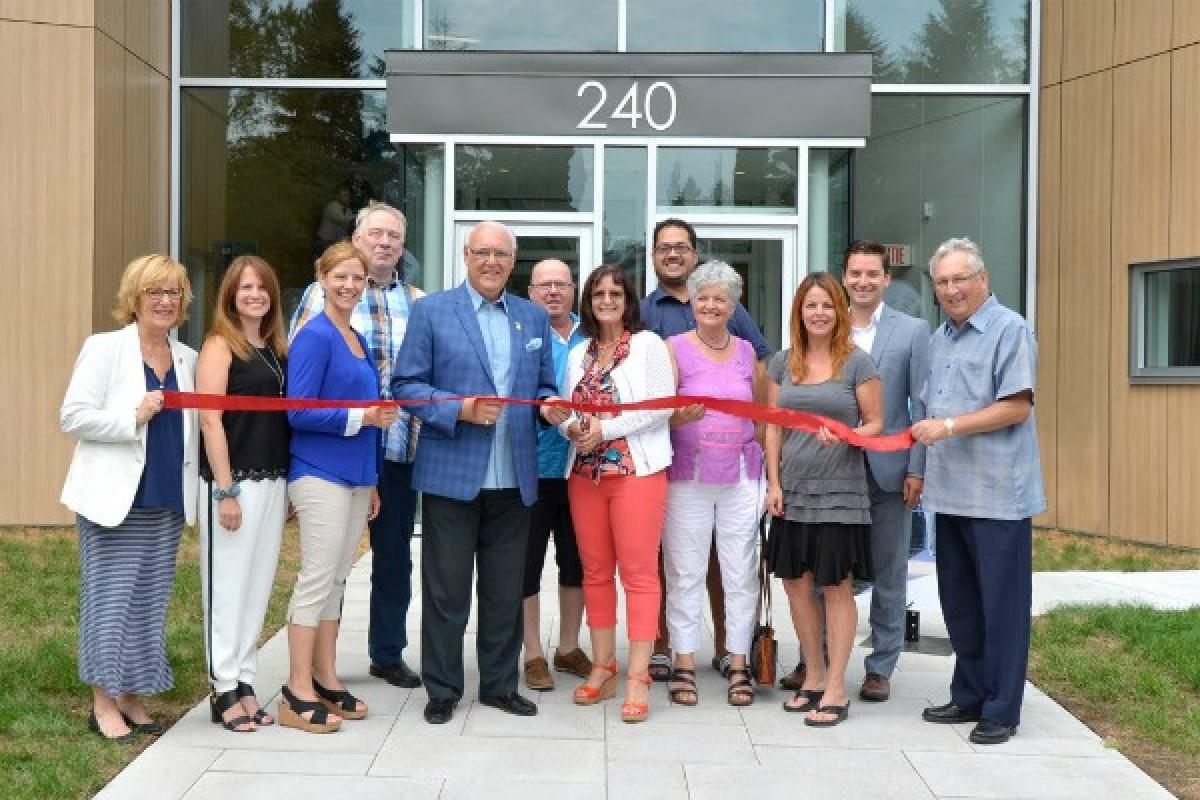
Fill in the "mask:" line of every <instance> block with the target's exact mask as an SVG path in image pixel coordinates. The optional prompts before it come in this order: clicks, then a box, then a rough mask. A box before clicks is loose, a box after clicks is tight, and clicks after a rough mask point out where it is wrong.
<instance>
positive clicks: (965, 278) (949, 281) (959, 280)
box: [933, 269, 983, 292]
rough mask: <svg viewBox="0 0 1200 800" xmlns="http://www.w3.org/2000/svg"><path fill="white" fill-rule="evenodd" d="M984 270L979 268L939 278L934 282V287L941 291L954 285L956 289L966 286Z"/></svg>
mask: <svg viewBox="0 0 1200 800" xmlns="http://www.w3.org/2000/svg"><path fill="white" fill-rule="evenodd" d="M982 272H983V270H981V269H977V270H975V271H974V272H969V273H967V274H966V275H951V276H950V277H948V278H938V279H937V280H936V281H934V282H933V288H934V289H937V290H938V291H939V292H944V291H945V290H946V289H949V288H950V287H951V286H953V287H954V288H955V289H959V288H961V287H963V286H966V285H967V283H969V282H970V281H971V279H972V278H975V277H978V276H979V275H980V274H981V273H982Z"/></svg>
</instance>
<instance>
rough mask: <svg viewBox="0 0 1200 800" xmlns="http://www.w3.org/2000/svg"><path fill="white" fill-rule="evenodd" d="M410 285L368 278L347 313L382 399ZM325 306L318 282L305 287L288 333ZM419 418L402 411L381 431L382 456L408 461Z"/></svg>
mask: <svg viewBox="0 0 1200 800" xmlns="http://www.w3.org/2000/svg"><path fill="white" fill-rule="evenodd" d="M415 299H416V298H415V297H414V293H413V289H412V287H411V286H409V285H408V284H407V283H405V282H404V281H403V280H400V279H398V278H397V279H395V280H393V281H392V282H391V283H390V284H387V285H380V284H377V283H376V282H375V281H374V280H373V279H371V278H368V279H367V287H366V288H365V289H364V290H363V294H362V297H361V298H360V299H359V301H358V305H356V306H355V307H354V312H353V313H352V314H351V315H350V326H351V327H353V328H354V329H355V330H356V331H358V332H359V333H361V334H362V335H363V338H365V339H366V340H367V346H368V348H370V350H371V358H373V359H374V360H375V366H376V367H377V368H378V369H379V396H380V397H381V398H383V399H385V400H389V399H391V397H392V370H393V366H394V364H395V363H396V358H397V356H398V355H399V353H400V344H401V343H402V342H403V341H404V332H405V330H406V329H407V328H408V313H409V309H410V307H411V306H412V301H413V300H415ZM324 308H325V293H324V292H323V291H322V290H321V286H320V284H318V283H313V284H310V285H309V287H308V288H307V289H305V290H304V297H303V298H302V299H301V300H300V305H299V306H298V307H297V308H296V312H295V313H294V314H293V315H292V324H291V328H290V330H289V334H288V337H289V338H291V337H293V336H295V335H296V331H297V330H298V329H299V328H300V327H301V326H302V325H303V324H304V323H305V322H307V321H308V319H309V318H310V317H312V316H313V315H314V314H319V313H321V311H322V310H323V309H324ZM419 428H420V421H419V420H417V419H416V418H414V417H413V416H412V415H410V414H406V413H405V412H403V411H401V412H400V414H399V415H398V416H397V418H396V422H395V423H394V424H393V425H392V426H391V427H390V428H388V429H387V430H386V431H384V432H383V457H384V458H386V459H387V460H388V461H399V462H403V463H409V462H411V461H412V460H413V456H414V455H415V454H416V452H417V432H418V430H419Z"/></svg>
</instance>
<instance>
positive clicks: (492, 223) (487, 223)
mask: <svg viewBox="0 0 1200 800" xmlns="http://www.w3.org/2000/svg"><path fill="white" fill-rule="evenodd" d="M484 228H494V229H496V230H498V231H504V234H505V235H506V236H507V237H508V246H509V247H511V248H512V250H513V252H514V253H515V252H516V250H517V235H516V234H515V233H513V232H512V228H510V227H508V226H507V225H505V224H504V223H503V222H496V220H494V219H485V220H484V221H483V222H479V223H476V224H475V225H474V226H473V227H472V228H471V230H470V231H468V232H467V239H466V241H467V242H470V241H471V239H473V238H474V237H475V231H479V230H483V229H484Z"/></svg>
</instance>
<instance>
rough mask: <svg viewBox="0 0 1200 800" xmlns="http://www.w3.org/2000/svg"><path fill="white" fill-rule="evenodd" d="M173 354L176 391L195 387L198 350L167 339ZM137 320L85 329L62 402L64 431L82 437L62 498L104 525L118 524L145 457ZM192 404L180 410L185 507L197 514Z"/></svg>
mask: <svg viewBox="0 0 1200 800" xmlns="http://www.w3.org/2000/svg"><path fill="white" fill-rule="evenodd" d="M171 360H172V361H173V362H174V364H175V379H176V381H177V382H178V384H179V390H180V391H181V392H190V391H193V390H194V388H195V378H194V375H195V371H196V351H195V350H193V349H192V348H190V347H188V346H187V345H185V344H181V343H180V342H178V341H176V340H174V339H172V340H171ZM142 364H143V362H142V348H141V344H140V342H139V341H138V333H137V324H136V323H134V324H130V325H127V326H125V327H124V328H122V329H121V330H117V331H112V332H110V333H97V334H94V335H92V336H89V337H88V338H87V340H86V341H84V343H83V349H81V350H80V351H79V358H77V359H76V360H75V369H74V371H73V372H72V373H71V382H70V383H69V384H68V385H67V394H66V396H65V397H64V398H63V404H62V408H61V409H60V410H59V414H58V419H59V425H60V426H61V427H62V431H63V433H66V434H69V435H71V436H76V437H78V438H79V443H78V444H77V445H75V455H74V456H73V457H72V458H71V466H70V468H69V469H68V470H67V480H66V483H65V484H64V485H63V489H62V495H61V496H60V497H59V500H60V501H61V502H62V503H63V505H65V506H66V507H67V508H69V509H71V510H72V511H74V512H75V513H77V514H80V515H82V516H84V517H86V518H87V519H89V520H91V521H92V522H94V523H96V524H97V525H102V526H104V527H106V528H112V527H116V526H117V525H119V524H121V522H122V521H123V520H124V519H125V517H126V516H127V515H128V514H129V509H130V508H132V507H133V496H134V495H135V494H137V487H138V483H139V482H140V481H141V478H142V470H143V466H144V464H145V463H146V426H145V425H139V424H138V422H137V413H136V410H137V406H138V404H139V403H140V402H141V401H142V397H143V396H144V395H145V394H146V374H145V371H144V368H143V366H142ZM196 423H197V420H196V412H195V411H189V410H185V411H184V412H183V509H184V515H185V516H186V518H187V522H188V524H189V525H190V524H192V523H193V522H194V521H195V519H196V492H197V484H198V476H197V457H198V444H197V443H198V440H199V437H198V436H197V435H196V433H197V425H196Z"/></svg>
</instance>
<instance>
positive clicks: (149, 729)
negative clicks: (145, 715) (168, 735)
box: [121, 711, 164, 736]
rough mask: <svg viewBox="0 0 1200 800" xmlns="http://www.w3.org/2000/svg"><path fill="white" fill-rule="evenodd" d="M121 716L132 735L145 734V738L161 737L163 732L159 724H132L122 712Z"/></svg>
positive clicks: (151, 721)
mask: <svg viewBox="0 0 1200 800" xmlns="http://www.w3.org/2000/svg"><path fill="white" fill-rule="evenodd" d="M121 716H122V717H124V718H125V724H126V725H128V726H129V727H130V728H131V729H132V730H133V732H134V733H141V734H145V735H146V736H161V735H162V732H163V730H164V728H163V726H162V724H161V723H159V722H155V721H154V720H150V721H149V722H134V721H133V719H132V718H131V717H130V716H129V715H128V714H126V713H125V712H124V711H122V712H121Z"/></svg>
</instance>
